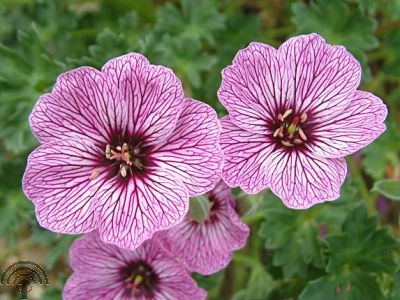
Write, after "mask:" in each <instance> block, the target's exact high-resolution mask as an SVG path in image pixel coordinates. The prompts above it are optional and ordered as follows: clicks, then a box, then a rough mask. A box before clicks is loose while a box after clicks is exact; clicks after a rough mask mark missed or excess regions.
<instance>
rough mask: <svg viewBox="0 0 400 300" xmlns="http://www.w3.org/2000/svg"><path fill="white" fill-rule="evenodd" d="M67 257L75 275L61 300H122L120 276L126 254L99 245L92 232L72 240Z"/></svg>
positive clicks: (96, 235)
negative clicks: (68, 256)
mask: <svg viewBox="0 0 400 300" xmlns="http://www.w3.org/2000/svg"><path fill="white" fill-rule="evenodd" d="M69 253H70V260H71V261H70V264H71V267H72V269H73V270H74V271H75V274H73V275H72V276H71V277H70V278H69V279H68V281H67V282H66V284H65V287H64V291H63V299H66V300H68V299H76V300H83V299H88V297H89V298H91V299H122V294H123V292H124V286H123V284H122V283H123V282H122V281H121V278H120V276H121V275H120V272H121V268H123V267H124V266H126V262H127V261H128V260H126V257H125V256H126V254H125V255H124V253H123V252H122V251H121V250H120V249H119V248H117V247H115V246H113V245H110V244H106V243H104V242H102V241H101V240H100V239H99V238H98V234H97V232H96V231H94V232H90V233H88V234H85V235H84V236H83V237H81V238H78V239H77V240H75V241H74V242H73V244H72V246H71V248H70V252H69Z"/></svg>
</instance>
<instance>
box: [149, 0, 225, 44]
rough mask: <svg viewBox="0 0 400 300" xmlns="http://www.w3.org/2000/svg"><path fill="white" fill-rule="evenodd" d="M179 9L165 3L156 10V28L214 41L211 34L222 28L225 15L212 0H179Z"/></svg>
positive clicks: (177, 35)
mask: <svg viewBox="0 0 400 300" xmlns="http://www.w3.org/2000/svg"><path fill="white" fill-rule="evenodd" d="M180 2H181V9H178V8H177V7H176V6H175V5H172V4H171V3H167V4H166V5H165V6H164V7H163V8H161V9H160V10H159V12H158V23H157V25H156V28H158V29H160V30H162V31H164V32H167V33H169V34H171V35H172V36H174V37H183V38H191V39H196V40H198V41H200V40H202V39H206V40H207V41H208V42H210V43H214V42H215V40H214V37H213V34H215V33H216V32H218V31H219V30H221V29H223V28H224V26H225V17H224V16H223V15H222V14H220V13H219V12H218V10H217V8H216V7H215V5H214V2H212V1H200V0H181V1H180Z"/></svg>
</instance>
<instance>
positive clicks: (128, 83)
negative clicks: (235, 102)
mask: <svg viewBox="0 0 400 300" xmlns="http://www.w3.org/2000/svg"><path fill="white" fill-rule="evenodd" d="M30 124H31V128H32V131H33V132H34V133H35V134H36V136H37V138H38V139H39V141H40V142H41V143H42V144H43V145H41V146H40V147H39V148H37V149H36V150H35V151H34V152H32V154H31V155H30V156H29V159H28V166H27V169H26V171H25V175H24V179H23V189H24V192H25V194H26V195H27V197H28V198H29V199H30V200H31V201H32V202H33V203H34V204H35V207H36V216H37V219H38V221H39V223H40V224H41V226H43V227H45V228H47V229H50V230H52V231H56V232H61V233H84V232H89V231H92V230H94V229H98V230H99V232H100V236H101V238H102V240H103V241H105V242H109V243H113V244H116V245H118V246H120V247H124V248H130V249H134V248H136V247H138V246H139V245H140V244H141V243H142V242H143V241H144V240H146V239H148V238H150V237H151V236H152V235H153V233H154V232H155V231H158V230H162V229H166V228H169V227H171V226H173V225H176V224H178V223H180V222H181V221H182V219H183V218H184V216H185V215H186V212H187V210H188V203H189V196H195V195H199V194H203V193H205V192H207V191H209V190H211V189H212V188H213V187H214V186H215V184H216V183H217V181H218V180H219V176H220V170H221V168H222V160H223V159H222V152H221V149H220V146H219V144H218V140H219V134H220V123H219V120H218V119H217V115H216V113H215V111H214V110H213V109H212V108H211V107H209V106H208V105H207V104H204V103H201V102H198V101H196V100H192V99H185V98H184V96H183V90H182V86H181V83H180V81H179V80H178V79H177V78H176V76H175V75H174V74H173V72H172V71H171V70H170V69H168V68H165V67H162V66H153V65H150V64H149V62H148V61H147V59H146V58H145V57H143V56H142V55H140V54H136V53H130V54H127V55H124V56H121V57H117V58H115V59H112V60H111V61H109V62H108V63H107V64H106V65H105V66H104V67H103V68H102V71H101V72H100V71H98V70H96V69H93V68H90V67H82V68H78V69H75V70H72V71H70V72H67V73H65V74H62V75H60V76H59V78H58V80H57V83H56V84H55V87H54V89H53V91H52V92H51V93H50V94H46V95H43V96H42V97H41V98H40V99H39V101H38V103H37V104H36V106H35V108H34V109H33V112H32V114H31V117H30Z"/></svg>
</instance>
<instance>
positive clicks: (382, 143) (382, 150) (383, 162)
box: [362, 120, 400, 180]
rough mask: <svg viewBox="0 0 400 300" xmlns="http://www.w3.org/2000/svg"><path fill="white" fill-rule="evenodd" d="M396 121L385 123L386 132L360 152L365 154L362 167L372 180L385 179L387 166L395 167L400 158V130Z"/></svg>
mask: <svg viewBox="0 0 400 300" xmlns="http://www.w3.org/2000/svg"><path fill="white" fill-rule="evenodd" d="M395 122H397V121H391V120H389V121H388V122H386V125H387V129H386V131H385V132H384V133H383V134H382V135H381V136H380V137H379V138H378V139H377V140H375V141H374V142H373V143H371V144H370V145H369V146H368V147H366V148H364V149H363V150H362V151H363V153H364V154H365V157H364V159H363V160H362V165H363V168H364V169H365V171H366V172H367V173H368V175H370V176H371V177H372V178H373V179H375V180H379V179H382V178H383V177H385V173H386V170H387V168H388V166H397V165H398V164H399V157H400V143H399V142H398V141H399V140H400V130H399V125H398V124H397V123H395Z"/></svg>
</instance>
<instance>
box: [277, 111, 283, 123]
mask: <svg viewBox="0 0 400 300" xmlns="http://www.w3.org/2000/svg"><path fill="white" fill-rule="evenodd" d="M278 120H279V121H281V122H283V121H284V119H283V116H282V114H280V113H279V114H278Z"/></svg>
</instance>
